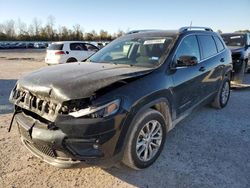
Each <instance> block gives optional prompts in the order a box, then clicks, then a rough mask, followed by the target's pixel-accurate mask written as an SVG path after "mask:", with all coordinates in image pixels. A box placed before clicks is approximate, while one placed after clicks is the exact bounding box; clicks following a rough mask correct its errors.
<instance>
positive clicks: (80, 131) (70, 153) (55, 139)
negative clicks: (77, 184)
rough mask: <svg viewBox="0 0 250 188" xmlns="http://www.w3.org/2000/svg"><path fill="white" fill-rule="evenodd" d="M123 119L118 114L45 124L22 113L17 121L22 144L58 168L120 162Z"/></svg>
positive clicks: (110, 164)
mask: <svg viewBox="0 0 250 188" xmlns="http://www.w3.org/2000/svg"><path fill="white" fill-rule="evenodd" d="M124 117H125V114H124V115H121V114H119V115H117V116H115V117H113V118H109V119H105V120H104V119H84V118H82V119H81V118H73V117H70V116H63V117H61V118H59V119H58V120H57V121H55V122H54V123H53V122H50V123H49V122H48V123H45V122H41V121H39V120H38V119H36V118H34V117H32V116H30V115H29V114H28V115H27V114H26V111H25V110H23V111H22V112H20V113H17V114H16V115H15V120H16V122H17V125H18V129H19V132H20V135H21V140H22V142H23V144H24V145H25V146H26V148H27V149H28V150H30V151H31V152H32V153H33V154H34V155H36V156H37V157H39V158H40V159H42V160H43V161H45V162H47V163H49V164H51V165H53V166H56V167H59V168H72V167H76V166H86V165H98V166H102V167H109V166H112V165H113V164H114V162H116V161H118V160H120V158H121V155H120V154H117V153H116V152H115V149H116V143H117V140H118V138H119V134H120V131H119V128H118V125H120V123H121V122H122V121H123V118H124Z"/></svg>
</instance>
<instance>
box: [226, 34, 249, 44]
mask: <svg viewBox="0 0 250 188" xmlns="http://www.w3.org/2000/svg"><path fill="white" fill-rule="evenodd" d="M222 38H223V40H224V42H225V43H226V45H227V46H244V45H245V42H244V41H245V37H244V35H240V34H232V35H228V34H227V35H222Z"/></svg>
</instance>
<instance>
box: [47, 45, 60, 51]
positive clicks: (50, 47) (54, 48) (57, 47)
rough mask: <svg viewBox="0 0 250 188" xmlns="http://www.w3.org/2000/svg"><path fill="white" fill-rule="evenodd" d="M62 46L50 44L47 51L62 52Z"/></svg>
mask: <svg viewBox="0 0 250 188" xmlns="http://www.w3.org/2000/svg"><path fill="white" fill-rule="evenodd" d="M62 49H63V44H51V45H49V46H48V50H62Z"/></svg>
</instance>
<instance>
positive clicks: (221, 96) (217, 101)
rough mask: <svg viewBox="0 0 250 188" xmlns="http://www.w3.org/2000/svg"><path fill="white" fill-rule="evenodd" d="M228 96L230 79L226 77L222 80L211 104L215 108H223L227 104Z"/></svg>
mask: <svg viewBox="0 0 250 188" xmlns="http://www.w3.org/2000/svg"><path fill="white" fill-rule="evenodd" d="M229 98H230V81H229V79H228V78H226V79H224V80H223V82H222V84H221V87H220V89H219V91H218V93H217V95H216V96H215V98H214V100H213V102H212V104H211V105H212V106H213V107H214V108H217V109H221V108H224V107H225V106H226V105H227V103H228V100H229Z"/></svg>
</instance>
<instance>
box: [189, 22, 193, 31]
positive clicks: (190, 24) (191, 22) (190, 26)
mask: <svg viewBox="0 0 250 188" xmlns="http://www.w3.org/2000/svg"><path fill="white" fill-rule="evenodd" d="M191 27H192V20H191V22H190V26H189V29H191Z"/></svg>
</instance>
